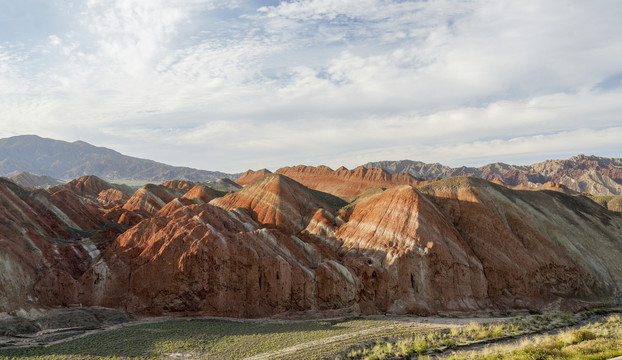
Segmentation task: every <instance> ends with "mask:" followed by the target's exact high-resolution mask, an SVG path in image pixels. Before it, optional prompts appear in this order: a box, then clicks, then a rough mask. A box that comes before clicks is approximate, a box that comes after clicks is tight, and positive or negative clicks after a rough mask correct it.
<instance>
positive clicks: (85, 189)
mask: <svg viewBox="0 0 622 360" xmlns="http://www.w3.org/2000/svg"><path fill="white" fill-rule="evenodd" d="M62 186H63V187H64V188H66V189H67V190H69V191H71V192H73V193H74V194H76V195H79V196H82V197H88V198H91V199H96V198H97V197H98V196H99V193H101V192H102V191H105V190H109V189H113V188H114V187H113V186H112V185H111V184H110V183H108V182H106V181H104V180H102V179H100V178H98V177H97V176H94V175H86V176H82V177H80V178H78V179H75V180H71V181H70V182H68V183H66V184H65V185H62Z"/></svg>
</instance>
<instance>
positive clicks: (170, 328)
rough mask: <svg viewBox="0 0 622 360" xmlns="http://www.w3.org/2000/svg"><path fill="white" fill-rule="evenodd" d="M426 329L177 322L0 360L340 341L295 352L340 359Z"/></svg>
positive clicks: (239, 354) (238, 351) (238, 352)
mask: <svg viewBox="0 0 622 360" xmlns="http://www.w3.org/2000/svg"><path fill="white" fill-rule="evenodd" d="M421 327H422V324H421V323H418V322H414V321H410V320H409V321H404V320H383V319H350V320H334V321H300V322H292V321H287V322H270V321H268V322H250V321H226V320H199V319H196V320H176V321H165V322H155V323H146V324H139V325H132V326H126V327H122V328H119V329H114V330H108V331H103V332H99V333H96V334H92V335H87V336H85V337H82V338H79V339H75V340H71V341H67V342H64V343H61V344H56V345H52V346H48V347H30V348H21V349H0V359H7V358H12V357H18V358H34V359H99V358H134V359H136V358H139V359H140V358H148V359H151V358H169V357H172V358H184V357H192V358H210V359H211V358H213V359H242V358H245V357H249V356H253V355H257V354H261V353H266V352H273V351H276V350H279V349H283V348H288V347H291V346H295V345H298V344H301V343H309V342H311V343H312V342H314V341H316V342H317V341H318V340H322V339H327V338H332V337H336V336H340V337H341V339H340V341H337V342H335V343H334V344H333V345H332V346H330V344H328V345H329V346H324V345H325V344H323V343H322V342H321V341H320V342H318V344H321V345H322V346H316V347H313V346H312V345H311V346H309V348H305V349H301V350H300V351H296V356H295V357H296V358H301V359H304V358H307V359H320V358H323V357H324V356H325V355H327V354H330V353H331V352H332V353H335V354H336V353H339V352H340V351H342V350H343V346H348V344H350V345H355V344H358V343H359V342H360V341H361V340H363V341H366V340H369V341H371V340H373V339H376V338H378V337H385V336H386V337H393V336H397V337H399V336H406V335H408V334H412V333H413V332H414V331H417V329H419V328H421ZM331 349H332V350H331ZM287 356H292V355H291V354H290V355H287Z"/></svg>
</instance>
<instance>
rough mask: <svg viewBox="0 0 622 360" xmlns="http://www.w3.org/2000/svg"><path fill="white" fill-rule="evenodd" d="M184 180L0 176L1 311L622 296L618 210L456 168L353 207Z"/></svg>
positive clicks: (274, 188) (467, 303)
mask: <svg viewBox="0 0 622 360" xmlns="http://www.w3.org/2000/svg"><path fill="white" fill-rule="evenodd" d="M338 171H339V170H338ZM357 179H358V178H357ZM92 183H94V184H98V182H96V181H95V182H92ZM354 183H355V184H360V182H358V180H356V181H355V182H354ZM175 184H176V185H175ZM175 184H173V183H171V184H169V185H171V188H169V187H165V186H157V185H148V186H146V187H143V188H141V189H140V190H138V191H137V192H136V193H135V194H134V195H133V196H132V197H131V198H129V199H128V200H127V201H125V199H123V198H118V199H115V200H114V201H118V202H119V203H118V204H117V205H115V206H113V207H108V208H106V206H104V203H102V202H101V201H100V200H98V199H100V198H105V197H106V196H108V195H109V193H110V192H111V189H104V188H103V187H102V188H101V189H100V187H101V186H99V185H98V186H93V189H84V191H83V190H80V191H83V192H84V193H85V194H87V193H88V197H81V196H80V195H78V194H77V193H79V192H78V191H69V190H68V189H67V188H63V189H58V188H57V189H55V190H52V189H50V191H42V190H41V191H39V192H28V191H25V190H23V189H20V188H18V187H15V185H12V186H13V187H12V188H10V187H8V186H6V185H3V184H0V195H2V197H0V200H1V201H2V204H4V205H5V206H4V207H3V209H4V210H3V213H2V216H3V219H4V220H3V222H2V226H3V227H2V228H1V229H0V230H1V233H2V236H3V237H2V238H1V239H0V254H2V256H4V257H5V258H6V259H9V260H10V261H3V263H2V264H3V266H4V267H5V268H6V271H3V272H2V273H0V287H1V288H0V290H2V292H1V293H0V296H4V297H2V298H0V309H1V310H4V311H8V310H11V309H16V308H19V307H22V308H23V307H25V305H24V304H30V306H35V305H38V306H54V305H64V304H72V303H81V304H84V305H99V306H107V307H115V308H123V309H127V310H129V311H131V312H135V313H140V314H160V313H164V312H184V313H202V314H210V315H217V316H235V317H260V316H270V315H275V314H282V313H296V314H300V313H302V314H308V313H313V312H318V311H327V310H338V311H349V312H356V313H363V314H378V313H387V312H388V313H400V314H402V313H415V314H432V313H436V312H438V311H480V310H505V309H515V308H516V309H518V308H522V309H529V308H547V307H554V308H560V307H561V308H563V309H577V308H580V307H585V306H591V305H595V304H603V303H615V302H619V301H620V300H621V296H620V294H621V293H622V289H620V284H621V283H622V264H621V263H620V262H619V259H621V258H622V214H619V213H616V212H611V211H608V210H607V209H605V208H603V207H601V206H599V205H598V204H596V203H594V202H593V201H591V200H589V199H587V198H585V197H583V196H580V195H568V194H564V193H563V192H559V191H549V190H543V191H518V190H511V189H508V188H506V187H503V186H500V185H496V184H493V183H490V182H488V181H485V180H481V179H475V178H468V177H457V178H449V179H443V180H439V181H435V182H433V183H430V184H428V185H425V186H421V187H418V188H415V187H413V186H411V185H408V184H406V185H399V186H393V187H389V188H387V189H384V188H383V187H377V188H373V189H370V190H367V191H366V192H365V193H363V194H360V195H359V196H358V197H357V199H356V201H354V202H353V203H351V204H349V205H347V204H346V203H345V202H344V201H343V200H341V199H339V198H337V197H335V196H333V195H330V194H327V193H323V192H320V191H317V190H312V189H309V188H308V187H306V186H304V185H303V184H301V183H299V182H297V181H294V180H293V179H290V178H288V177H287V176H284V175H282V174H268V175H265V176H263V177H261V178H259V179H257V180H255V181H254V182H251V183H249V184H247V185H246V186H245V187H244V188H243V189H241V190H239V191H237V192H235V193H228V194H226V195H224V196H222V195H223V192H218V191H214V190H213V189H211V188H209V187H205V186H203V185H197V186H194V187H192V188H190V190H188V191H185V190H182V189H180V188H179V187H186V188H187V187H188V186H186V185H187V184H182V183H175ZM100 185H101V184H100ZM173 185H175V186H173ZM356 186H358V185H356ZM366 186H367V185H366ZM550 187H551V188H554V187H555V186H552V185H551V186H550ZM97 189H99V193H97V191H96V190H97ZM558 190H559V189H558ZM561 190H564V189H561ZM564 191H565V190H564ZM96 204H100V207H99V208H98V207H97V205H96ZM346 205H347V206H346ZM72 209H73V210H74V211H70V210H72ZM75 209H78V210H77V211H76V210H75ZM7 224H8V225H7ZM16 224H22V225H20V226H17V225H16ZM23 224H28V225H26V226H25V225H23ZM77 229H79V230H80V231H77ZM54 239H63V240H62V241H55V240H54ZM28 249H30V250H28ZM28 251H31V252H33V254H35V255H31V254H30V253H29V252H28ZM24 259H29V260H28V261H25V260H24ZM3 274H4V275H3ZM2 294H4V295H2Z"/></svg>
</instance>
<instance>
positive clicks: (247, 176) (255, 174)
mask: <svg viewBox="0 0 622 360" xmlns="http://www.w3.org/2000/svg"><path fill="white" fill-rule="evenodd" d="M270 174H272V171H270V170H268V169H261V170H257V171H254V170H250V169H249V170H246V172H245V173H244V174H242V175H241V176H240V177H239V178H237V180H235V183H236V184H238V185H241V186H244V185H247V184H250V183H252V182H254V181H257V180H259V179H261V178H262V177H264V176H266V175H270Z"/></svg>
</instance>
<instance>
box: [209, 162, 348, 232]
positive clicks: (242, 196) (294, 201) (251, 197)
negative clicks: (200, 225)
mask: <svg viewBox="0 0 622 360" xmlns="http://www.w3.org/2000/svg"><path fill="white" fill-rule="evenodd" d="M211 203H212V204H213V205H216V206H218V207H221V208H223V209H227V210H234V209H238V208H241V209H244V210H245V211H246V212H247V213H248V214H250V215H251V217H252V218H253V220H255V221H257V222H258V223H260V224H262V225H263V226H265V227H268V228H278V229H280V230H281V231H283V232H284V233H286V234H295V233H298V232H300V231H301V230H302V229H304V228H305V227H306V226H307V224H308V222H309V221H310V220H311V217H312V216H313V215H314V214H315V212H316V211H317V210H318V209H320V208H325V209H330V208H331V207H340V206H344V205H345V204H346V203H345V202H344V201H343V200H341V199H339V198H337V197H335V196H332V195H330V194H326V193H321V192H318V191H313V190H311V189H308V188H307V187H305V186H303V185H302V184H300V183H298V182H296V181H294V180H292V179H290V178H289V177H286V176H283V175H280V174H271V175H267V176H264V177H262V178H260V179H259V180H256V181H255V182H253V183H251V184H249V185H247V186H246V187H245V188H244V189H242V190H240V191H238V192H236V193H232V194H229V195H227V196H225V197H222V198H218V199H216V200H213V201H212V202H211Z"/></svg>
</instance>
